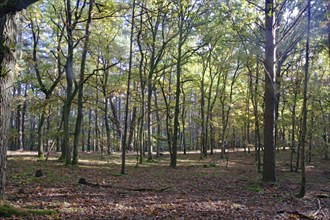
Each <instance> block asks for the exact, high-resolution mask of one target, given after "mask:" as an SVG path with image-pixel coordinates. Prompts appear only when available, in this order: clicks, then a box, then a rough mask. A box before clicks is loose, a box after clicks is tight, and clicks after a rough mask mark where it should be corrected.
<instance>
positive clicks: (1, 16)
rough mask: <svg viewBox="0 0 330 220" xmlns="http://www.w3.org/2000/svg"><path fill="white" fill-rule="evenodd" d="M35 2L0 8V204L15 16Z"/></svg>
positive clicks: (12, 3)
mask: <svg viewBox="0 0 330 220" xmlns="http://www.w3.org/2000/svg"><path fill="white" fill-rule="evenodd" d="M36 1H37V0H16V1H12V0H6V1H4V2H2V3H1V8H0V135H1V136H0V203H2V201H3V199H4V195H5V170H6V155H7V143H8V128H9V127H8V126H9V111H10V89H9V88H10V87H11V86H12V83H13V75H14V71H15V65H16V57H15V46H13V45H15V44H16V32H17V29H16V28H17V27H16V22H17V21H16V18H17V17H16V14H15V12H17V11H21V10H23V9H25V8H27V7H28V6H29V5H31V4H32V3H34V2H36Z"/></svg>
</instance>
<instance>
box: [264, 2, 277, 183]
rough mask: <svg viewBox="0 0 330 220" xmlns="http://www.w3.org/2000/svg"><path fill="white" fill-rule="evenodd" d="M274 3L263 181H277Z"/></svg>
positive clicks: (269, 19)
mask: <svg viewBox="0 0 330 220" xmlns="http://www.w3.org/2000/svg"><path fill="white" fill-rule="evenodd" d="M274 9H275V8H274V1H273V0H266V5H265V31H266V33H265V34H266V35H265V38H266V39H265V40H266V48H265V61H264V65H265V113H264V149H265V151H264V164H263V170H262V180H263V181H265V182H269V181H276V177H275V133H274V129H275V127H274V126H275V75H274V74H275V28H274Z"/></svg>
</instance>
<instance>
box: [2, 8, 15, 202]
mask: <svg viewBox="0 0 330 220" xmlns="http://www.w3.org/2000/svg"><path fill="white" fill-rule="evenodd" d="M1 13H2V12H0V203H2V202H3V200H4V195H5V171H6V157H7V144H8V128H9V120H10V99H11V91H10V88H11V86H12V83H13V76H14V71H15V65H16V57H15V46H13V45H15V44H16V34H17V25H16V22H17V21H16V15H15V14H7V15H4V16H1V15H2V14H1Z"/></svg>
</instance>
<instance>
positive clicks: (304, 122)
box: [298, 0, 311, 198]
mask: <svg viewBox="0 0 330 220" xmlns="http://www.w3.org/2000/svg"><path fill="white" fill-rule="evenodd" d="M310 24H311V0H308V3H307V40H306V57H305V59H306V63H305V77H304V78H305V79H304V99H303V109H302V113H303V119H302V128H301V139H300V141H301V184H300V191H299V194H298V197H300V198H302V197H304V196H305V192H306V172H305V146H306V134H307V91H308V78H309V76H308V67H309V37H310Z"/></svg>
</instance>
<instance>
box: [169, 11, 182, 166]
mask: <svg viewBox="0 0 330 220" xmlns="http://www.w3.org/2000/svg"><path fill="white" fill-rule="evenodd" d="M180 7H181V10H182V6H181V5H180ZM182 13H183V12H182V11H180V12H179V20H180V21H179V42H178V51H177V52H178V55H177V56H178V60H177V65H176V86H175V88H176V89H175V108H174V126H173V141H172V152H171V163H170V165H171V167H176V162H177V153H178V149H177V147H178V133H179V113H180V87H181V85H180V84H181V68H182V67H181V59H182V46H183V44H184V42H183V14H182Z"/></svg>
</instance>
